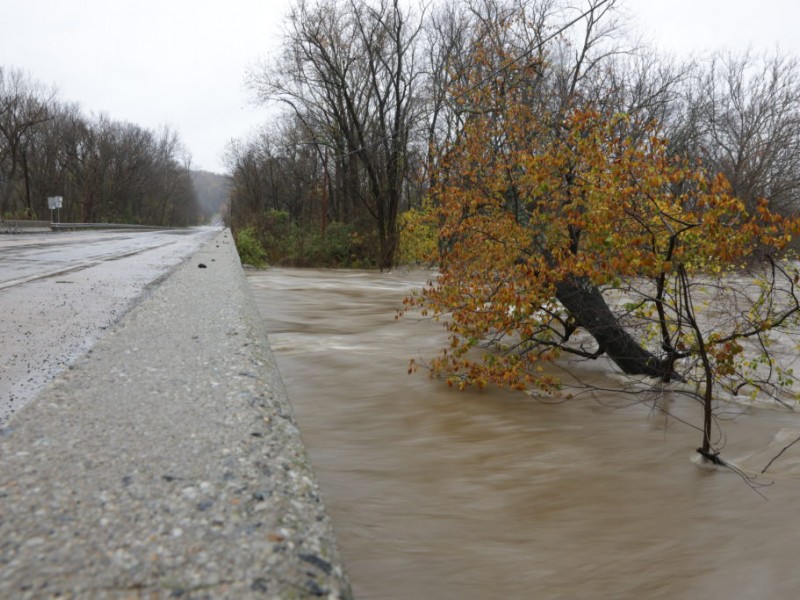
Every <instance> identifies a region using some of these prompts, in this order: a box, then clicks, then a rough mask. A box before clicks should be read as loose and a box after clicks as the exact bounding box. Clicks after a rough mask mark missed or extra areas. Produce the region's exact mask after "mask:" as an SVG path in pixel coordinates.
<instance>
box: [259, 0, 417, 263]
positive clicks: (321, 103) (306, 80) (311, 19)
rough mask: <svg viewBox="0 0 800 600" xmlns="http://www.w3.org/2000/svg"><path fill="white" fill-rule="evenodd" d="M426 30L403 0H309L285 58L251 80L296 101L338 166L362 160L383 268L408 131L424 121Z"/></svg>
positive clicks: (265, 96) (292, 26)
mask: <svg viewBox="0 0 800 600" xmlns="http://www.w3.org/2000/svg"><path fill="white" fill-rule="evenodd" d="M420 28H421V25H420V19H419V18H417V17H414V16H413V15H412V14H411V13H410V12H409V11H407V10H405V9H403V8H402V7H401V5H400V2H399V0H379V1H378V2H367V1H366V0H342V1H339V2H334V3H322V2H320V3H318V4H309V3H307V2H305V0H301V2H299V3H298V4H297V6H295V8H294V9H293V11H292V12H291V14H290V16H289V22H288V33H287V36H286V40H285V43H284V49H283V55H282V57H281V59H280V60H279V61H278V63H277V64H275V65H273V66H270V67H266V68H265V69H264V70H262V71H260V72H258V73H254V74H253V76H252V79H251V83H252V85H253V88H254V89H255V90H256V92H257V93H258V95H259V97H260V98H261V99H262V100H269V99H275V100H279V101H281V102H283V103H285V104H286V105H288V106H290V107H291V109H292V110H293V111H294V113H295V114H296V115H297V117H298V118H299V119H301V120H302V122H303V123H305V124H306V125H307V127H308V130H309V131H313V132H314V134H315V135H317V136H319V137H317V138H316V139H315V143H317V144H318V145H319V146H320V147H323V146H327V147H330V148H331V150H332V152H333V157H332V158H333V161H334V164H336V165H341V166H343V167H345V168H350V169H352V167H353V166H354V165H353V164H352V163H351V162H350V161H349V160H348V157H354V158H355V159H356V160H357V161H358V162H357V164H358V167H359V169H360V174H359V175H360V176H361V177H363V179H364V184H363V187H362V186H360V185H359V188H358V191H359V194H358V199H359V200H360V201H361V203H362V205H363V206H364V208H365V209H366V210H367V211H368V212H369V214H370V215H371V217H372V219H373V221H374V224H375V230H376V234H377V238H378V243H379V250H378V257H377V262H378V265H379V266H380V267H381V268H388V267H391V266H392V264H393V262H394V254H395V251H396V248H397V214H398V211H399V208H400V204H401V199H402V196H403V190H404V185H403V184H404V180H405V178H406V176H407V174H408V152H409V142H410V135H411V133H412V130H413V127H414V124H415V122H416V120H417V119H418V118H419V105H418V102H417V98H416V88H417V86H418V84H419V83H418V82H419V76H420V73H419V69H418V65H417V49H416V45H415V42H416V39H417V36H418V34H419V32H420ZM354 175H356V174H355V173H354V172H352V171H351V173H350V175H349V176H350V177H353V176H354ZM362 190H363V193H362Z"/></svg>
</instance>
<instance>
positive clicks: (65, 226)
mask: <svg viewBox="0 0 800 600" xmlns="http://www.w3.org/2000/svg"><path fill="white" fill-rule="evenodd" d="M47 226H48V227H50V229H52V230H53V231H69V230H74V229H175V228H174V227H162V226H160V225H131V224H128V223H48V225H47Z"/></svg>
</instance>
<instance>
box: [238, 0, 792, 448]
mask: <svg viewBox="0 0 800 600" xmlns="http://www.w3.org/2000/svg"><path fill="white" fill-rule="evenodd" d="M623 10H624V2H623V1H622V0H585V1H582V2H569V1H566V0H539V1H535V2H529V1H528V2H525V1H518V0H461V1H449V2H440V3H433V4H430V5H424V6H410V5H408V4H406V3H404V2H402V1H401V0H336V1H333V2H313V1H307V0H299V1H298V2H296V3H295V4H294V6H293V8H292V10H291V12H290V13H289V16H288V18H287V22H286V24H285V37H284V40H283V44H282V47H281V52H280V53H279V54H278V55H277V56H276V57H274V58H273V59H272V60H271V61H267V62H265V63H264V64H262V65H261V67H259V68H257V69H254V70H252V71H251V72H250V74H249V79H248V81H249V85H250V86H251V89H252V90H253V92H254V94H255V95H256V96H257V97H258V98H259V99H260V100H261V101H263V102H264V103H266V104H272V105H276V106H281V107H283V109H284V110H283V112H282V113H281V116H280V117H279V118H277V119H273V120H272V121H271V123H270V124H269V125H268V126H266V127H264V128H263V129H262V130H261V131H260V132H258V133H257V134H255V135H253V136H252V137H251V138H249V139H246V140H238V141H235V142H233V143H232V144H231V145H230V147H229V148H228V161H229V166H230V169H231V173H232V188H231V205H230V219H231V221H230V222H231V225H232V227H233V228H234V230H235V232H236V234H237V239H238V240H239V242H240V244H239V245H240V250H242V249H244V250H246V252H245V253H244V254H243V259H244V258H245V256H252V257H253V259H252V261H251V262H254V263H258V262H262V263H263V262H271V263H285V264H323V265H335V266H342V265H344V266H374V267H378V268H380V269H390V268H392V267H394V266H395V265H397V264H398V263H400V262H406V263H423V264H431V265H433V264H435V265H436V267H437V270H436V272H435V275H434V277H433V279H432V281H431V282H430V283H429V285H428V286H427V287H425V288H424V289H422V290H418V291H417V292H415V294H414V295H412V296H411V297H410V298H408V299H406V305H407V310H412V311H414V312H415V313H416V314H421V315H422V316H427V317H430V318H435V319H437V320H441V321H442V323H443V325H444V326H445V327H446V328H447V330H448V332H449V335H450V343H449V346H448V347H447V348H445V349H444V350H442V352H441V353H440V355H439V356H438V357H437V358H435V359H433V360H432V361H430V362H426V363H424V364H422V365H419V364H417V363H415V362H414V361H412V365H411V370H414V369H416V368H418V367H419V366H424V367H425V368H426V369H429V370H430V371H431V372H432V373H433V374H435V375H440V376H443V377H444V378H446V379H447V381H448V382H449V383H450V384H451V385H457V386H458V387H461V388H463V387H466V386H477V387H483V386H485V385H488V384H496V385H500V386H503V387H506V388H510V389H518V390H523V389H528V390H530V389H534V390H537V391H538V393H542V394H561V393H563V390H564V389H565V387H567V384H569V387H571V388H572V389H573V390H579V391H586V389H585V388H586V386H585V385H584V384H583V382H582V381H581V380H580V375H579V374H580V369H575V368H574V367H570V368H564V364H565V363H564V362H563V359H569V360H570V361H572V362H571V363H570V364H573V365H574V361H605V362H607V363H609V367H610V368H611V369H612V370H617V371H621V372H622V373H624V374H626V375H627V376H628V377H629V378H630V382H631V383H630V387H628V388H627V389H626V390H622V389H621V390H620V393H633V394H641V393H643V392H647V393H653V394H657V393H660V391H663V390H664V389H667V388H669V389H671V390H673V391H675V392H676V393H677V394H678V395H686V396H688V397H690V398H692V399H694V400H697V401H698V404H699V405H700V406H701V407H702V419H701V421H702V425H699V426H698V430H699V431H700V432H701V434H702V444H701V446H700V448H698V451H699V452H700V453H701V454H702V455H703V456H704V457H705V458H706V459H708V460H711V461H714V462H719V463H722V462H723V461H722V459H720V458H719V452H720V450H721V448H722V446H723V442H724V435H723V434H722V433H721V430H720V429H719V428H718V426H717V423H716V420H715V415H716V414H717V411H718V409H719V404H718V403H719V402H720V401H724V400H726V399H731V398H733V397H736V396H743V397H749V398H750V399H752V400H765V399H766V400H770V401H775V402H778V403H779V404H783V405H784V406H787V407H793V406H795V404H796V402H797V399H796V395H795V392H794V391H793V386H794V384H795V383H796V375H795V374H794V369H793V363H794V357H795V356H796V349H797V342H796V333H797V331H798V325H799V324H800V323H799V322H798V317H799V316H800V296H798V293H797V289H796V286H797V284H798V282H800V274H799V273H798V270H797V266H796V265H797V263H796V262H795V261H794V260H793V256H794V254H793V253H794V249H795V245H796V243H795V240H796V237H797V233H798V231H800V219H798V214H799V211H798V191H800V152H798V146H799V145H800V79H799V77H800V70H798V64H799V63H798V60H797V58H796V57H794V56H791V55H788V54H785V53H782V52H780V51H771V52H767V53H757V52H754V51H751V52H745V53H739V54H736V53H731V52H723V51H720V52H717V53H714V54H711V55H707V56H697V57H694V58H692V59H691V60H678V59H677V58H674V57H670V56H666V55H663V54H661V53H659V52H658V51H656V50H654V49H652V48H650V47H648V45H647V44H645V43H643V42H642V41H641V40H638V39H637V38H636V37H635V34H634V31H635V30H634V28H633V27H632V24H630V23H629V22H627V21H626V20H625V18H624V12H623Z"/></svg>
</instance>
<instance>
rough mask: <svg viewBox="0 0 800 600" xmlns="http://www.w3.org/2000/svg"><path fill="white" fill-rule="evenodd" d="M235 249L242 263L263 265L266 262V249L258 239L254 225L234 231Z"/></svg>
mask: <svg viewBox="0 0 800 600" xmlns="http://www.w3.org/2000/svg"><path fill="white" fill-rule="evenodd" d="M234 237H235V239H236V250H237V251H238V252H239V258H240V259H241V261H242V263H245V264H248V265H253V266H254V267H258V268H261V267H264V266H266V264H267V260H266V259H267V251H266V250H264V246H262V245H261V242H260V241H259V240H258V236H257V234H256V230H255V228H254V227H245V228H244V229H240V230H239V231H237V232H236V235H235V236H234Z"/></svg>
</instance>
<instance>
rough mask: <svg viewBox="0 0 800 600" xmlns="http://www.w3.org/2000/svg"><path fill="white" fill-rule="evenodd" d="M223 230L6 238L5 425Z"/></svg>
mask: <svg viewBox="0 0 800 600" xmlns="http://www.w3.org/2000/svg"><path fill="white" fill-rule="evenodd" d="M219 231H220V228H211V227H206V228H192V229H180V230H159V231H78V232H60V233H47V234H29V235H0V427H3V426H5V425H6V424H8V422H9V420H10V419H11V418H12V417H13V416H14V414H15V413H16V412H17V411H19V410H20V409H21V408H22V407H23V406H24V405H25V404H26V403H27V402H29V401H30V400H31V399H32V398H33V397H35V395H36V394H37V393H38V392H40V391H41V390H42V389H43V388H44V387H45V386H46V385H47V384H48V383H49V382H50V381H51V380H52V379H53V378H54V377H55V376H56V375H58V374H59V373H60V372H62V371H63V370H64V369H66V368H68V367H69V365H70V364H72V363H73V362H74V361H75V359H77V358H78V357H80V356H82V355H83V354H85V353H86V352H88V351H90V348H91V346H92V345H93V344H94V343H95V342H96V341H97V340H98V339H99V338H100V337H101V336H102V334H103V332H104V331H105V330H106V329H107V328H108V327H109V326H111V325H113V324H114V323H116V322H117V321H118V320H119V319H120V318H121V317H122V316H123V315H124V314H125V313H127V312H128V311H129V310H130V309H131V308H132V307H133V306H135V305H136V303H137V302H138V301H139V300H140V299H141V298H143V297H144V296H145V295H146V294H147V291H148V289H149V288H150V287H152V286H153V285H154V284H155V283H157V282H158V281H160V280H161V279H162V278H163V277H165V276H166V275H168V274H169V273H170V272H171V271H172V270H173V269H174V268H175V267H176V266H177V265H178V264H180V263H181V262H182V261H183V260H185V259H186V258H187V257H188V256H189V255H190V254H191V253H192V252H194V251H195V250H197V249H198V248H199V247H200V245H201V244H203V243H204V242H205V241H207V240H209V239H210V238H211V237H212V236H214V235H215V234H216V233H217V232H219Z"/></svg>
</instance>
